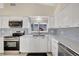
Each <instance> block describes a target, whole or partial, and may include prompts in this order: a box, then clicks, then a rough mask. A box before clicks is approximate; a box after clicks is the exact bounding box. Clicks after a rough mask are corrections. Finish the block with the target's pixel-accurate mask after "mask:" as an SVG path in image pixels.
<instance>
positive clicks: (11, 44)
mask: <svg viewBox="0 0 79 59" xmlns="http://www.w3.org/2000/svg"><path fill="white" fill-rule="evenodd" d="M19 40H20V38H19V37H13V36H5V37H4V50H5V51H6V50H19Z"/></svg>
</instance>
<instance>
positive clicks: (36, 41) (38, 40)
mask: <svg viewBox="0 0 79 59" xmlns="http://www.w3.org/2000/svg"><path fill="white" fill-rule="evenodd" d="M47 42H48V38H47V37H41V36H39V37H33V38H32V39H30V41H29V45H30V46H29V48H30V52H47V46H48V45H47V44H48V43H47Z"/></svg>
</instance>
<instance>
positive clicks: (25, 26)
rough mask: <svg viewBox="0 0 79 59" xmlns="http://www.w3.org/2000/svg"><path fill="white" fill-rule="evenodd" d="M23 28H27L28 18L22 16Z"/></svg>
mask: <svg viewBox="0 0 79 59" xmlns="http://www.w3.org/2000/svg"><path fill="white" fill-rule="evenodd" d="M23 28H29V18H28V17H23Z"/></svg>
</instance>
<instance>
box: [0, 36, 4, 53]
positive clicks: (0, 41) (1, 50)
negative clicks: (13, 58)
mask: <svg viewBox="0 0 79 59" xmlns="http://www.w3.org/2000/svg"><path fill="white" fill-rule="evenodd" d="M0 53H4V42H3V38H2V37H0Z"/></svg>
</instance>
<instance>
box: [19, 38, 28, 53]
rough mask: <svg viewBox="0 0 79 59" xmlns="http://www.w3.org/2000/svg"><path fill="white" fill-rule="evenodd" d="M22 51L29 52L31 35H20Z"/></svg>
mask: <svg viewBox="0 0 79 59" xmlns="http://www.w3.org/2000/svg"><path fill="white" fill-rule="evenodd" d="M20 52H29V36H22V37H20Z"/></svg>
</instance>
